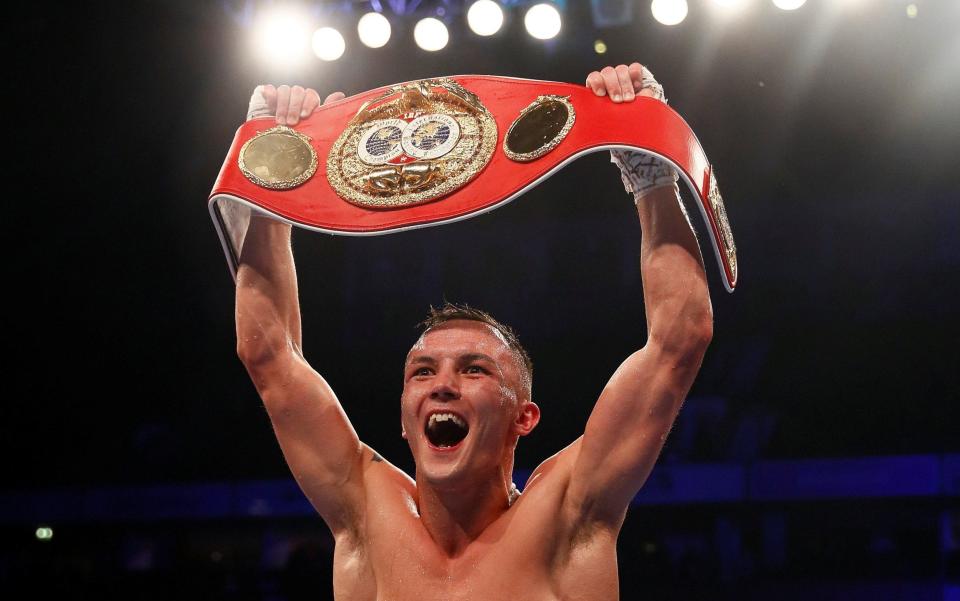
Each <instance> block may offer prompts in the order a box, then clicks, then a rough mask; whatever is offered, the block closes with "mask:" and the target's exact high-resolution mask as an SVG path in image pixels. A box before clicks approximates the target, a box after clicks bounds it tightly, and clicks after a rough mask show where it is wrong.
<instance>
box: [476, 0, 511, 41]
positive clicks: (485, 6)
mask: <svg viewBox="0 0 960 601" xmlns="http://www.w3.org/2000/svg"><path fill="white" fill-rule="evenodd" d="M467 24H468V25H470V29H471V30H473V33H475V34H477V35H493V34H495V33H497V32H498V31H500V27H501V26H502V25H503V9H502V8H500V5H499V4H497V3H496V2H494V1H493V0H477V1H476V2H474V3H473V4H472V5H471V6H470V10H468V11H467Z"/></svg>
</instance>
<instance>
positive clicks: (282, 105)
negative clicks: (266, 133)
mask: <svg viewBox="0 0 960 601" xmlns="http://www.w3.org/2000/svg"><path fill="white" fill-rule="evenodd" d="M289 113H290V86H287V85H283V86H280V87H279V88H277V123H279V124H280V125H286V124H287V115H288V114H289Z"/></svg>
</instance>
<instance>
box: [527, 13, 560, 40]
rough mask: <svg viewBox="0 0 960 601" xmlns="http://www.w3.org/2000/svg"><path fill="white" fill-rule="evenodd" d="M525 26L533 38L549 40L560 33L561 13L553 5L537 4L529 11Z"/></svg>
mask: <svg viewBox="0 0 960 601" xmlns="http://www.w3.org/2000/svg"><path fill="white" fill-rule="evenodd" d="M523 24H524V25H525V26H526V27H527V33H529V34H530V35H532V36H533V37H535V38H537V39H538V40H549V39H550V38H553V37H556V35H557V34H558V33H560V26H561V22H560V13H559V12H557V9H556V8H555V7H554V6H553V5H552V4H536V5H534V6H531V7H530V10H528V11H527V14H526V16H524V18H523Z"/></svg>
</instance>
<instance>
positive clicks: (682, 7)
mask: <svg viewBox="0 0 960 601" xmlns="http://www.w3.org/2000/svg"><path fill="white" fill-rule="evenodd" d="M687 10H688V8H687V0H653V2H651V3H650V12H652V13H653V18H654V19H656V20H657V21H659V22H660V23H663V24H664V25H677V24H678V23H680V22H682V21H683V20H684V19H686V18H687Z"/></svg>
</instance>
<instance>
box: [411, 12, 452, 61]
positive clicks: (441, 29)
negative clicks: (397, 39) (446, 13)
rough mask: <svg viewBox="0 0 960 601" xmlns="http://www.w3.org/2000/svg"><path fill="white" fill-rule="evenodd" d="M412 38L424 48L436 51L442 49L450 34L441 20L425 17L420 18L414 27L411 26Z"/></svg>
mask: <svg viewBox="0 0 960 601" xmlns="http://www.w3.org/2000/svg"><path fill="white" fill-rule="evenodd" d="M413 39H414V40H415V41H416V42H417V46H420V47H421V48H423V49H424V50H427V51H429V52H436V51H437V50H441V49H443V48H444V47H445V46H446V45H447V42H449V41H450V34H449V33H448V32H447V26H446V25H444V24H443V21H440V20H439V19H434V18H433V17H427V18H426V19H420V21H418V22H417V25H416V27H414V28H413Z"/></svg>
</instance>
